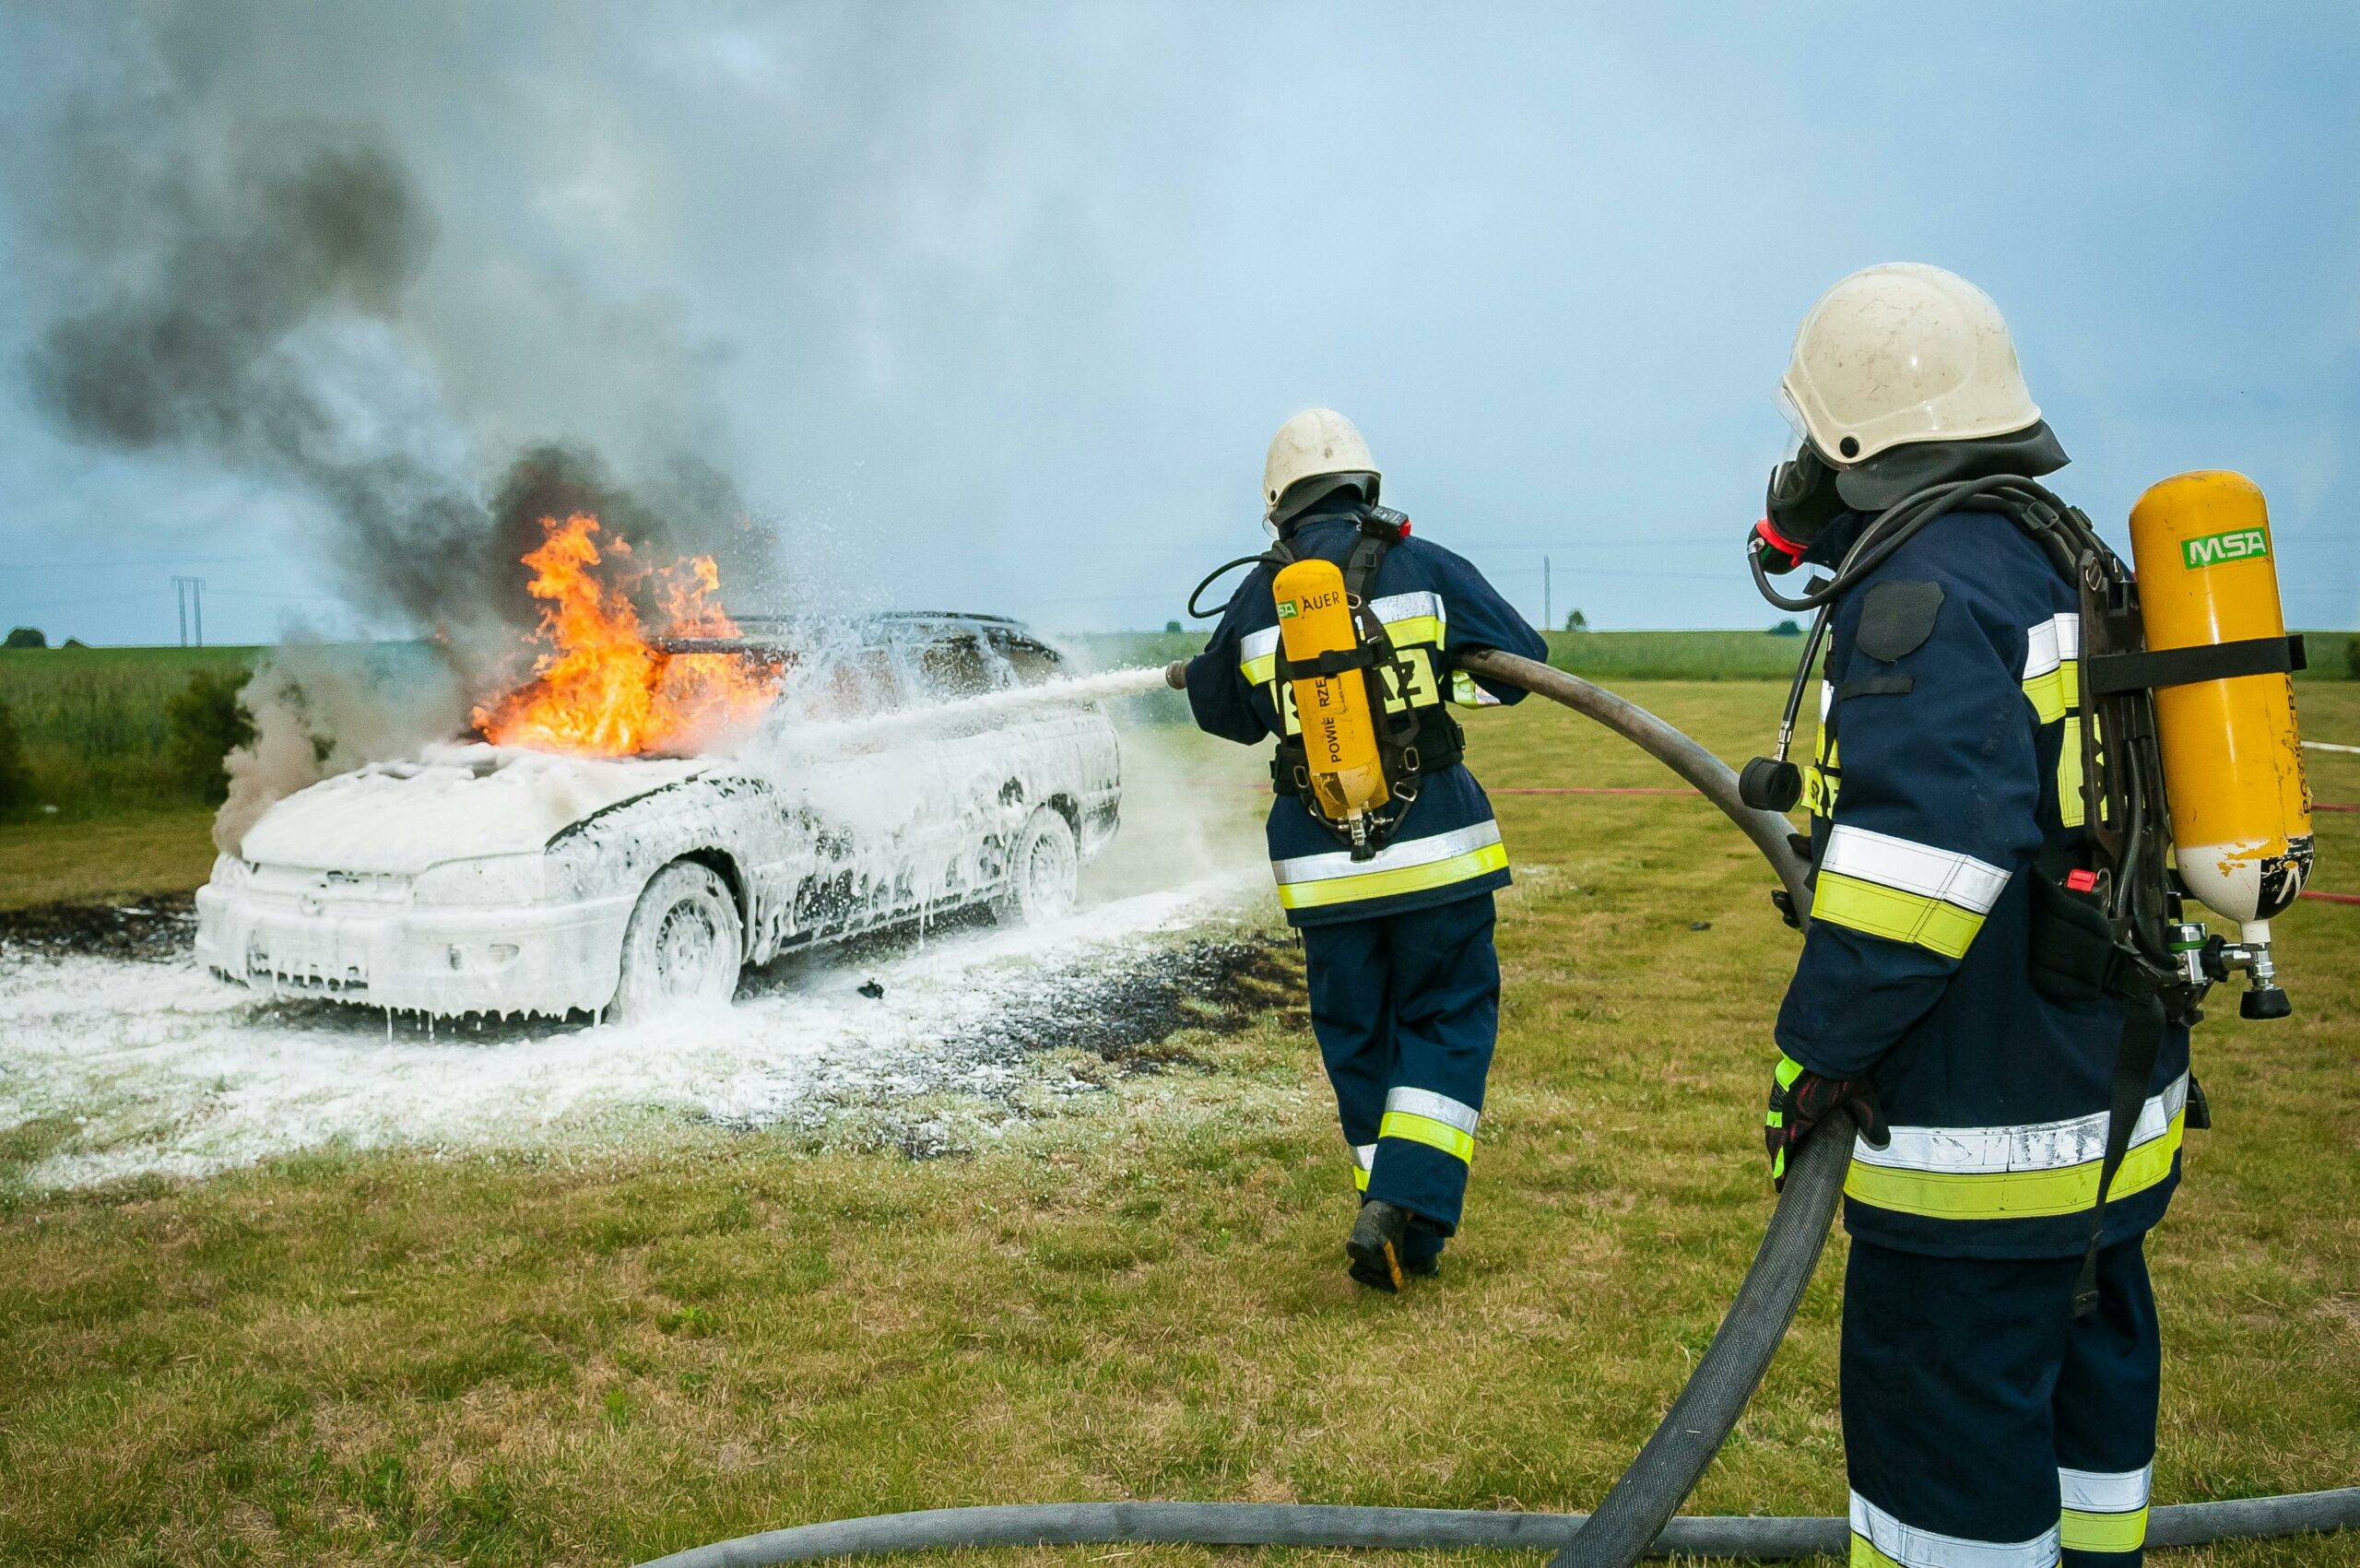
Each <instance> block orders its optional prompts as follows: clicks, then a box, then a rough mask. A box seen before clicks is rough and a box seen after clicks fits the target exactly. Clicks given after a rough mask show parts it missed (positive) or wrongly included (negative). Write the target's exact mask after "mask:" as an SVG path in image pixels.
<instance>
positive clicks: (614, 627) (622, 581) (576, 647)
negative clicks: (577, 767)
mask: <svg viewBox="0 0 2360 1568" xmlns="http://www.w3.org/2000/svg"><path fill="white" fill-rule="evenodd" d="M541 527H542V529H543V530H544V532H545V534H546V536H545V537H544V538H543V539H542V541H541V544H540V546H539V548H536V549H533V550H529V551H527V552H526V553H525V565H526V566H529V567H531V568H532V569H533V581H532V584H531V585H530V591H531V593H532V595H533V597H535V598H537V599H538V600H540V601H541V624H540V630H539V631H538V632H537V634H536V638H535V640H536V641H537V642H539V643H543V644H545V645H547V646H548V647H549V649H550V651H549V652H548V653H545V654H541V655H540V656H539V657H538V658H537V659H536V660H535V661H534V662H533V678H532V679H531V680H530V681H528V682H527V683H525V685H524V686H521V687H519V688H517V689H516V690H513V691H511V692H510V693H508V695H507V696H505V697H503V698H501V700H500V701H498V702H496V703H494V704H492V705H491V706H490V707H478V708H477V709H476V710H475V713H474V719H475V725H476V727H477V728H478V730H480V731H482V733H483V736H484V737H485V738H486V739H488V740H490V741H491V742H492V743H493V744H495V745H499V746H524V747H530V748H532V749H535V750H537V751H563V752H571V753H573V754H576V755H580V756H591V757H629V756H633V755H637V754H639V753H642V752H648V751H679V750H686V749H690V748H692V747H694V746H695V745H696V744H698V743H699V742H701V741H704V740H708V739H710V738H712V737H714V735H716V734H719V733H721V732H723V731H725V730H728V729H732V728H735V727H737V726H738V725H744V724H746V723H749V722H750V721H751V720H753V719H755V718H758V717H759V716H761V713H762V711H763V710H764V709H766V708H768V707H769V706H770V704H771V700H772V699H773V697H774V696H775V695H777V688H778V675H777V672H776V670H775V669H773V668H771V667H767V666H760V665H757V664H755V663H754V662H752V661H750V660H748V659H746V658H743V657H741V656H739V655H737V654H667V653H665V652H663V651H662V650H661V649H658V648H655V647H654V646H651V645H650V643H649V642H648V639H647V636H646V634H645V633H644V632H643V631H642V629H641V626H640V619H639V611H638V610H637V609H636V608H634V607H632V604H631V595H630V593H629V591H628V590H629V589H630V588H631V586H633V585H636V584H639V583H641V582H642V581H643V580H644V579H646V578H649V577H651V576H652V577H653V578H654V579H655V581H654V583H653V584H652V586H653V587H654V589H655V597H656V599H657V601H658V603H659V604H660V606H661V607H662V610H663V613H664V615H665V616H666V617H667V619H668V620H669V622H670V624H669V625H668V626H667V628H666V629H665V632H664V633H663V634H664V635H668V636H674V637H735V636H737V634H738V633H737V622H735V621H733V620H731V619H729V617H728V616H727V615H726V613H724V612H723V610H722V607H721V605H720V602H719V599H718V598H717V597H716V595H718V594H719V592H720V588H721V574H720V572H718V571H717V570H715V569H714V564H713V558H712V557H710V556H697V557H695V558H693V559H691V560H683V561H681V562H679V563H678V564H677V565H675V566H671V567H657V568H654V569H649V568H643V567H641V566H640V565H639V564H638V563H637V562H636V561H634V560H631V546H630V545H629V544H628V543H626V542H625V541H624V540H622V539H621V538H619V537H616V536H611V535H610V536H608V539H609V543H608V547H607V549H606V553H605V554H604V556H602V555H601V554H600V552H599V548H598V540H597V537H596V536H597V534H598V532H599V528H598V520H597V519H596V517H591V516H587V515H585V514H583V513H575V514H574V515H572V516H571V517H568V518H567V519H566V520H565V521H564V522H562V523H560V522H559V521H558V520H557V519H556V518H554V517H549V518H544V519H543V520H542V523H541ZM601 566H604V567H606V569H607V570H606V572H605V573H604V574H603V575H602V574H601V572H600V571H599V570H598V569H599V568H600V567H601Z"/></svg>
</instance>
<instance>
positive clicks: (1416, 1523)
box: [643, 649, 2360, 1568]
mask: <svg viewBox="0 0 2360 1568" xmlns="http://www.w3.org/2000/svg"><path fill="white" fill-rule="evenodd" d="M1457 663H1458V664H1459V666H1460V667H1462V668H1464V669H1468V670H1470V671H1473V672H1475V673H1477V674H1480V675H1482V676H1486V677H1488V678H1493V679H1495V680H1500V681H1504V682H1505V683H1506V684H1508V685H1511V686H1519V687H1522V688H1523V689H1524V690H1528V691H1530V692H1533V693H1535V694H1537V695H1539V696H1542V697H1547V698H1550V699H1551V700H1552V701H1558V702H1562V703H1563V704H1564V705H1565V706H1566V707H1568V708H1571V709H1573V710H1574V711H1575V712H1576V713H1584V714H1587V716H1589V717H1590V718H1593V719H1596V720H1597V721H1598V722H1599V723H1600V724H1602V725H1606V726H1607V727H1608V728H1609V729H1611V730H1613V731H1614V732H1615V733H1616V734H1617V735H1620V736H1622V737H1624V738H1625V739H1628V740H1630V741H1632V742H1633V743H1634V744H1635V745H1637V746H1638V747H1639V748H1640V749H1642V750H1644V751H1646V753H1647V754H1648V755H1649V756H1652V757H1654V758H1655V759H1656V760H1658V761H1660V762H1662V763H1663V764H1664V765H1665V766H1666V767H1668V768H1670V769H1671V771H1672V772H1676V773H1678V774H1679V775H1680V776H1681V778H1683V779H1686V780H1687V781H1688V782H1689V783H1690V784H1693V785H1695V786H1696V788H1697V789H1698V790H1699V791H1701V792H1702V793H1703V794H1704V795H1705V797H1706V798H1708V799H1710V800H1711V801H1712V802H1713V804H1714V805H1716V806H1717V807H1719V808H1721V809H1722V810H1723V811H1725V812H1727V813H1728V814H1729V819H1730V820H1732V821H1734V822H1735V823H1737V825H1738V826H1739V827H1740V828H1741V829H1743V830H1744V831H1745V834H1746V836H1747V837H1748V838H1750V839H1752V841H1753V843H1754V844H1755V846H1756V847H1757V848H1759V849H1760V850H1761V851H1762V853H1763V855H1764V857H1765V858H1766V859H1768V861H1769V862H1770V865H1771V867H1772V868H1773V869H1774V870H1776V873H1777V875H1778V879H1779V880H1780V881H1782V882H1784V883H1785V884H1786V887H1787V891H1788V894H1789V895H1790V896H1792V898H1793V899H1794V902H1795V909H1796V911H1797V913H1798V914H1807V913H1808V911H1809V910H1810V908H1811V890H1810V887H1809V885H1808V884H1807V882H1806V880H1805V877H1806V874H1807V870H1808V867H1805V865H1804V864H1803V861H1802V858H1801V857H1800V856H1799V855H1796V853H1795V851H1794V847H1793V846H1792V845H1791V844H1789V843H1788V842H1787V834H1788V822H1787V819H1785V818H1784V817H1781V816H1778V815H1777V814H1776V813H1775V812H1769V811H1756V810H1754V809H1752V808H1750V807H1748V806H1746V805H1745V804H1744V803H1743V802H1742V801H1740V799H1739V798H1738V793H1737V775H1736V774H1735V773H1733V772H1730V771H1729V765H1728V764H1727V763H1725V762H1723V761H1722V760H1720V759H1719V758H1717V757H1716V756H1714V755H1713V754H1712V753H1711V752H1709V751H1707V750H1705V749H1704V748H1703V747H1701V746H1699V745H1697V744H1696V743H1695V742H1694V741H1693V740H1691V739H1690V738H1689V737H1687V736H1685V735H1682V734H1681V732H1680V731H1678V730H1676V729H1674V728H1672V727H1671V726H1670V725H1668V724H1666V723H1664V722H1663V721H1662V720H1661V719H1659V718H1658V717H1656V716H1655V715H1654V714H1653V713H1648V712H1647V711H1646V709H1644V708H1641V707H1639V706H1637V705H1636V704H1635V703H1632V702H1627V701H1623V700H1622V698H1620V697H1617V696H1615V695H1614V694H1613V693H1612V692H1611V691H1608V690H1605V689H1603V688H1602V687H1599V686H1596V685H1593V684H1592V683H1590V682H1589V681H1587V680H1584V679H1582V678H1580V677H1579V676H1575V675H1569V674H1567V673H1566V672H1565V671H1563V670H1560V669H1552V668H1551V667H1550V666H1547V665H1542V664H1537V663H1535V662H1534V661H1532V660H1530V659H1526V658H1519V657H1517V656H1516V655H1515V654H1503V653H1498V652H1494V651H1493V650H1490V649H1479V650H1471V651H1469V652H1468V653H1466V654H1460V655H1458V658H1457ZM1851 1131H1852V1123H1851V1118H1850V1115H1849V1114H1848V1113H1843V1112H1839V1113H1838V1114H1837V1116H1836V1117H1835V1119H1834V1120H1831V1121H1830V1123H1829V1124H1828V1126H1826V1127H1824V1128H1823V1129H1822V1134H1821V1136H1819V1137H1817V1138H1811V1140H1810V1141H1809V1142H1807V1143H1805V1144H1804V1145H1803V1147H1802V1149H1801V1150H1800V1151H1799V1153H1797V1155H1796V1156H1795V1158H1794V1160H1793V1161H1790V1162H1789V1164H1788V1168H1787V1185H1786V1191H1785V1192H1784V1193H1783V1194H1782V1195H1781V1196H1780V1197H1779V1199H1778V1204H1777V1207H1776V1209H1774V1210H1773V1211H1772V1213H1771V1216H1770V1223H1769V1225H1768V1226H1767V1228H1766V1229H1765V1230H1764V1232H1763V1236H1762V1245H1761V1248H1760V1250H1758V1251H1757V1252H1756V1253H1755V1254H1754V1256H1753V1263H1752V1267H1749V1268H1748V1269H1747V1270H1746V1274H1745V1279H1744V1281H1743V1283H1741V1284H1740V1286H1739V1287H1738V1292H1737V1296H1736V1298H1735V1299H1734V1300H1733V1301H1731V1302H1730V1303H1729V1313H1728V1315H1725V1316H1724V1317H1723V1318H1722V1319H1721V1326H1720V1327H1719V1328H1718V1329H1717V1330H1716V1331H1715V1332H1714V1335H1713V1342H1712V1343H1711V1344H1710V1345H1708V1346H1706V1347H1705V1354H1704V1355H1703V1357H1702V1358H1700V1359H1699V1360H1698V1362H1697V1363H1696V1370H1695V1371H1694V1372H1693V1373H1690V1374H1689V1377H1688V1382H1687V1385H1685V1386H1684V1387H1682V1388H1681V1391H1680V1394H1679V1396H1678V1397H1676V1398H1674V1399H1673V1400H1672V1404H1671V1409H1670V1411H1669V1412H1667V1413H1666V1414H1665V1416H1664V1419H1663V1421H1662V1422H1661V1424H1659V1425H1658V1427H1657V1428H1656V1431H1655V1435H1654V1436H1652V1437H1650V1438H1648V1439H1647V1442H1646V1446H1645V1447H1643V1448H1641V1449H1640V1450H1639V1456H1638V1457H1637V1458H1636V1459H1634V1460H1633V1461H1632V1463H1631V1468H1629V1469H1628V1470H1626V1471H1624V1472H1623V1474H1622V1479H1621V1480H1618V1481H1616V1482H1615V1483H1614V1486H1613V1487H1612V1489H1611V1491H1608V1492H1607V1494H1606V1501H1605V1502H1604V1503H1601V1504H1599V1510H1598V1512H1597V1513H1596V1514H1592V1515H1582V1514H1502V1513H1487V1512H1475V1511H1469V1510H1458V1509H1446V1508H1354V1507H1335V1506H1328V1505H1324V1504H1317V1503H1034V1504H1020V1505H1014V1506H1007V1507H986V1508H938V1509H929V1510H927V1511H926V1512H924V1513H917V1514H880V1515H872V1516H870V1517H868V1518H864V1519H839V1520H836V1521H833V1522H832V1523H829V1524H820V1525H802V1526H798V1527H794V1528H791V1529H784V1530H771V1531H768V1532H765V1533H763V1534H761V1535H752V1536H740V1537H738V1538H737V1539H734V1540H725V1541H716V1542H715V1543H714V1544H713V1545H711V1546H700V1547H694V1548H691V1549H690V1550H687V1551H679V1552H674V1553H673V1554H672V1555H670V1556H668V1557H662V1558H657V1559H655V1561H653V1562H649V1563H646V1564H644V1565H643V1568H761V1565H763V1564H768V1563H775V1562H802V1561H805V1560H807V1559H809V1558H815V1557H842V1556H852V1555H856V1554H862V1553H869V1552H886V1551H936V1550H948V1549H957V1548H962V1547H984V1546H1098V1545H1107V1544H1112V1543H1115V1542H1135V1543H1139V1542H1145V1543H1175V1542H1177V1543H1193V1544H1197V1545H1204V1546H1294V1547H1372V1548H1387V1549H1394V1550H1413V1549H1414V1550H1430V1549H1435V1548H1449V1547H1490V1548H1501V1549H1509V1550H1551V1549H1555V1550H1557V1551H1558V1552H1559V1553H1560V1556H1559V1562H1562V1563H1563V1564H1564V1565H1565V1568H1628V1565H1629V1564H1630V1563H1633V1562H1636V1561H1638V1560H1639V1559H1640V1558H1641V1557H1645V1556H1656V1557H1668V1556H1672V1555H1675V1554H1677V1555H1680V1556H1683V1557H1750V1558H1755V1559H1759V1560H1764V1561H1776V1560H1787V1559H1792V1558H1799V1557H1811V1556H1817V1555H1823V1554H1824V1555H1830V1556H1840V1555H1842V1554H1843V1552H1844V1550H1845V1548H1846V1543H1847V1539H1849V1535H1850V1526H1849V1525H1848V1523H1847V1521H1845V1520H1843V1519H1840V1518H1824V1517H1823V1518H1776V1517H1730V1516H1721V1517H1695V1516H1690V1517H1685V1518H1676V1517H1674V1516H1673V1515H1675V1514H1676V1513H1677V1512H1678V1510H1679V1507H1680V1505H1681V1503H1683V1502H1685V1501H1686V1500H1687V1497H1688V1494H1689V1492H1690V1491H1693V1490H1694V1488H1695V1485H1696V1482H1697V1480H1698V1479H1699V1478H1701V1477H1702V1476H1703V1475H1704V1473H1705V1467H1706V1466H1708V1465H1710V1464H1711V1463H1712V1460H1713V1456H1714V1455H1715V1454H1717V1452H1719V1450H1720V1446H1721V1444H1722V1442H1723V1441H1724V1440H1725V1439H1726V1438H1727V1437H1728V1436H1729V1431H1730V1429H1731V1428H1732V1427H1734V1426H1735V1425H1736V1424H1737V1419H1738V1417H1739V1416H1740V1414H1742V1413H1743V1411H1744V1409H1745V1405H1746V1401H1747V1400H1749V1399H1751V1398H1752V1397H1753V1390H1754V1389H1755V1387H1757V1386H1758V1385H1760V1384H1761V1381H1762V1374H1763V1373H1764V1372H1765V1371H1766V1370H1767V1369H1768V1367H1769V1365H1770V1358H1771V1356H1772V1354H1773V1353H1775V1352H1776V1350H1777V1348H1778V1343H1779V1341H1780V1340H1781V1339H1783V1338H1785V1337H1786V1333H1787V1328H1788V1325H1789V1324H1791V1323H1792V1322H1793V1321H1794V1316H1795V1309H1796V1308H1797V1307H1798V1306H1799V1305H1800V1304H1801V1302H1802V1297H1803V1291H1804V1289H1805V1287H1807V1286H1808V1285H1809V1284H1810V1283H1811V1271H1812V1269H1813V1268H1814V1267H1816V1266H1817V1264H1818V1262H1819V1255H1820V1252H1821V1250H1822V1249H1823V1247H1824V1246H1825V1245H1826V1243H1827V1232H1828V1227H1829V1226H1830V1225H1831V1224H1832V1223H1833V1222H1834V1220H1835V1205H1836V1201H1837V1199H1838V1198H1840V1197H1842V1195H1843V1185H1844V1174H1845V1171H1846V1169H1847V1166H1848V1165H1849V1163H1850V1159H1851V1145H1852V1138H1851V1136H1850V1135H1851ZM2354 1528H2360V1487H2345V1488H2342V1489H2341V1490H2338V1491H2307V1492H2296V1493H2293V1494H2290V1495H2287V1496H2283V1497H2247V1498H2236V1499H2234V1500H2231V1501H2227V1502H2222V1503H2183V1504H2179V1505H2177V1506H2166V1507H2162V1508H2157V1509H2156V1510H2154V1512H2153V1514H2152V1515H2149V1519H2148V1527H2147V1539H2148V1544H2150V1545H2153V1546H2200V1545H2203V1544H2205V1543H2208V1542H2211V1541H2216V1540H2230V1539H2243V1538H2252V1537H2266V1536H2288V1535H2304V1534H2314V1533H2324V1532H2327V1531H2330V1530H2341V1529H2354Z"/></svg>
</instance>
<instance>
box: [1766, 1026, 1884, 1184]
mask: <svg viewBox="0 0 2360 1568" xmlns="http://www.w3.org/2000/svg"><path fill="white" fill-rule="evenodd" d="M1839 1105H1844V1106H1848V1107H1850V1109H1851V1112H1852V1115H1853V1119H1854V1120H1856V1121H1858V1123H1859V1124H1860V1134H1861V1136H1862V1137H1864V1138H1867V1139H1868V1140H1869V1143H1870V1147H1871V1148H1875V1149H1882V1148H1883V1147H1884V1146H1885V1145H1886V1144H1887V1143H1889V1142H1891V1141H1892V1138H1893V1135H1892V1133H1891V1131H1890V1130H1888V1129H1887V1127H1886V1126H1885V1125H1884V1112H1883V1111H1882V1110H1881V1109H1879V1108H1878V1105H1877V1093H1876V1091H1875V1090H1873V1089H1871V1088H1870V1087H1869V1081H1868V1079H1858V1078H1822V1077H1820V1076H1819V1074H1817V1073H1815V1072H1813V1071H1811V1069H1810V1068H1809V1067H1805V1066H1803V1065H1802V1064H1801V1063H1800V1062H1798V1061H1796V1060H1795V1059H1794V1058H1793V1057H1792V1056H1788V1055H1780V1056H1779V1058H1778V1065H1777V1067H1776V1068H1775V1069H1773V1071H1772V1073H1771V1078H1770V1113H1769V1114H1768V1115H1766V1116H1764V1117H1763V1118H1762V1142H1763V1146H1764V1148H1766V1149H1768V1150H1769V1151H1770V1181H1771V1185H1773V1186H1776V1188H1777V1189H1778V1190H1779V1191H1780V1192H1784V1191H1786V1190H1787V1156H1788V1155H1789V1154H1791V1153H1793V1152H1794V1151H1795V1150H1796V1149H1799V1148H1801V1147H1802V1142H1803V1139H1805V1138H1809V1137H1810V1136H1811V1129H1812V1128H1813V1127H1816V1126H1819V1124H1820V1123H1821V1122H1823V1121H1824V1120H1826V1119H1827V1116H1828V1114H1829V1113H1831V1112H1833V1111H1834V1110H1835V1108H1836V1107H1837V1106H1839Z"/></svg>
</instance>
